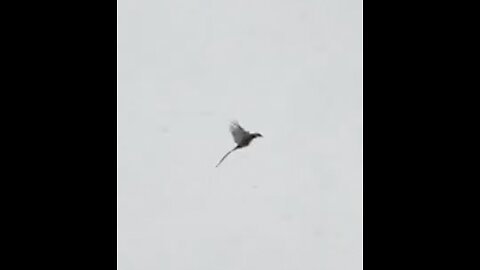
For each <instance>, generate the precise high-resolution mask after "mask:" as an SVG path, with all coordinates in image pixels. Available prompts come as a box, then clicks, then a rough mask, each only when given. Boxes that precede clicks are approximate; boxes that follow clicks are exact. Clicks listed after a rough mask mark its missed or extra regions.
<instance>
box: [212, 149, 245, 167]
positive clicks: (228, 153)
mask: <svg viewBox="0 0 480 270" xmlns="http://www.w3.org/2000/svg"><path fill="white" fill-rule="evenodd" d="M238 148H239V147H238V146H235V148H233V149H232V150H230V151H228V152H227V153H226V154H225V156H223V157H222V159H220V161H219V162H218V164H217V166H215V168H216V167H218V165H220V163H222V161H223V160H224V159H225V158H226V157H227V156H228V155H230V153H232V152H233V151H235V150H237V149H238Z"/></svg>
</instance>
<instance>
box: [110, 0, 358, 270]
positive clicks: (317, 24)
mask: <svg viewBox="0 0 480 270" xmlns="http://www.w3.org/2000/svg"><path fill="white" fill-rule="evenodd" d="M234 119H236V120H238V121H239V122H240V124H241V125H242V126H243V127H244V128H245V129H247V130H249V131H252V132H260V133H262V134H263V136H264V138H259V139H256V140H254V141H253V142H252V144H251V145H250V146H249V147H247V148H245V149H241V150H239V151H236V152H234V153H233V154H231V155H230V156H229V157H228V158H227V159H226V160H225V161H224V162H223V163H222V164H221V165H220V167H218V168H215V165H216V163H217V162H218V161H219V159H220V158H221V157H222V156H223V155H224V154H225V153H226V152H227V151H229V150H230V149H232V148H233V147H234V146H235V144H234V142H233V139H232V137H231V135H230V133H229V131H228V125H229V121H231V120H234ZM117 194H118V199H117V207H118V209H117V210H118V269H119V270H127V269H135V270H140V269H141V270H150V269H158V270H160V269H161V270H170V269H171V270H180V269H185V270H190V269H192V270H193V269H195V270H197V269H205V270H207V269H208V270H216V269H218V270H225V269H229V270H232V269H245V270H247V269H248V270H257V269H258V270H266V269H275V270H279V269H292V270H294V269H302V270H309V269H312V270H313V269H328V270H334V269H345V270H346V269H349V270H350V269H362V1H361V0H317V1H311V0H308V1H307V0H288V1H286V0H275V1H274V0H255V1H254V0H242V1H233V0H210V1H209V0H204V1H193V0H185V1H173V0H170V1H163V0H135V1H134V0H118V191H117Z"/></svg>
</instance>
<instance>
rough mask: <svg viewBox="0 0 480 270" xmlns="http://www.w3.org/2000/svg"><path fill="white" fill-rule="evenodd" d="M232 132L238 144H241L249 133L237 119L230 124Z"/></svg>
mask: <svg viewBox="0 0 480 270" xmlns="http://www.w3.org/2000/svg"><path fill="white" fill-rule="evenodd" d="M230 132H231V133H232V136H233V140H234V141H235V143H236V144H240V143H241V142H242V140H243V139H244V138H245V137H246V136H248V135H249V132H248V131H246V130H245V129H243V128H242V127H241V126H240V124H238V122H237V121H232V123H231V124H230Z"/></svg>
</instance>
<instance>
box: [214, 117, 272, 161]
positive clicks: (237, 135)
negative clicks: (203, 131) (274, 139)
mask: <svg viewBox="0 0 480 270" xmlns="http://www.w3.org/2000/svg"><path fill="white" fill-rule="evenodd" d="M230 133H232V136H233V140H234V141H235V143H236V144H237V146H235V147H234V148H233V149H232V150H230V151H228V152H227V153H226V154H225V155H224V156H223V157H222V159H221V160H220V161H219V162H218V164H217V166H215V167H218V165H220V163H222V161H223V160H224V159H225V158H226V157H227V156H228V155H230V153H232V152H233V151H235V150H237V149H240V148H243V147H245V146H248V145H249V144H250V142H251V141H252V140H253V139H255V138H257V137H263V136H262V134H260V133H250V132H248V131H246V130H245V129H243V128H242V127H241V126H240V124H238V122H237V121H233V122H232V123H231V124H230Z"/></svg>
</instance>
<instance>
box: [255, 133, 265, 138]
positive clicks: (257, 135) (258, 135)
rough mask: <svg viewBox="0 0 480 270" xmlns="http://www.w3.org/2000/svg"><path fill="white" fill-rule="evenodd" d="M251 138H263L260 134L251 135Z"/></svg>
mask: <svg viewBox="0 0 480 270" xmlns="http://www.w3.org/2000/svg"><path fill="white" fill-rule="evenodd" d="M252 136H253V138H257V137H263V136H262V134H260V133H253V134H252Z"/></svg>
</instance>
